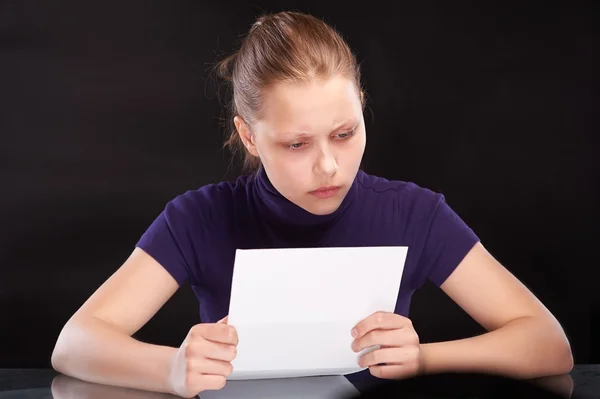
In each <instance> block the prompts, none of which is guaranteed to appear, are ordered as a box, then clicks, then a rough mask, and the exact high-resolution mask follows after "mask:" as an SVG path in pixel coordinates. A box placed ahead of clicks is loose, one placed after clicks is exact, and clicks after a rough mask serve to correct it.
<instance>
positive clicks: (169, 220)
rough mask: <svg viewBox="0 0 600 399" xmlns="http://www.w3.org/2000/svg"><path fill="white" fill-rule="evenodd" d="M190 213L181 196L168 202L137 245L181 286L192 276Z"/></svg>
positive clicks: (192, 257) (191, 218)
mask: <svg viewBox="0 0 600 399" xmlns="http://www.w3.org/2000/svg"><path fill="white" fill-rule="evenodd" d="M191 220H193V217H192V215H190V212H189V207H188V206H186V200H185V197H184V196H179V197H177V198H175V199H174V200H172V201H170V202H169V203H168V204H167V205H166V207H165V208H164V210H163V211H162V212H161V213H160V214H159V215H158V217H157V218H156V219H154V221H153V222H152V224H151V225H150V226H149V227H148V229H147V230H146V231H145V232H144V233H143V234H142V236H141V238H140V239H139V241H138V242H137V244H136V246H137V247H138V248H140V249H142V250H144V251H145V252H146V253H148V254H149V255H150V256H152V257H153V258H154V259H155V260H156V261H157V262H158V263H160V264H161V265H162V266H163V267H164V268H165V269H166V270H167V271H168V272H169V273H170V274H171V276H173V278H174V279H175V280H176V281H177V283H178V284H179V285H180V286H181V285H183V284H184V283H185V282H187V281H188V280H190V278H191V277H192V276H193V272H192V271H193V269H194V267H193V265H194V258H195V257H194V255H193V243H192V240H191V239H190V237H191V235H192V232H191V230H192V229H193V226H191V223H192V222H191Z"/></svg>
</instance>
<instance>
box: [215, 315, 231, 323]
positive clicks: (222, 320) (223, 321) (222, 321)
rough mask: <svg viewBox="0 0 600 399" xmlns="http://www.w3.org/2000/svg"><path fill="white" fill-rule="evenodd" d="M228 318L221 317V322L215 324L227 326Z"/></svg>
mask: <svg viewBox="0 0 600 399" xmlns="http://www.w3.org/2000/svg"><path fill="white" fill-rule="evenodd" d="M228 318H229V316H225V317H223V318H222V319H221V320H219V321H218V322H217V324H227V319H228Z"/></svg>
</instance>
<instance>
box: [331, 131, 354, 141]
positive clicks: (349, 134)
mask: <svg viewBox="0 0 600 399" xmlns="http://www.w3.org/2000/svg"><path fill="white" fill-rule="evenodd" d="M354 132H355V131H354V130H352V131H350V132H347V133H340V134H338V135H336V136H335V137H336V138H337V139H339V140H345V139H347V138H349V137H351V136H353V135H354Z"/></svg>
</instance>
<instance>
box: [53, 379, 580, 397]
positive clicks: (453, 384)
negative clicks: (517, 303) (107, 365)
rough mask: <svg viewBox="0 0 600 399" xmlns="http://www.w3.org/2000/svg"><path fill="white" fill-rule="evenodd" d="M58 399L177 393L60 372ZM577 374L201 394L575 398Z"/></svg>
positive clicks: (249, 384)
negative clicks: (93, 380)
mask: <svg viewBox="0 0 600 399" xmlns="http://www.w3.org/2000/svg"><path fill="white" fill-rule="evenodd" d="M51 392H52V397H53V398H54V399H100V398H102V399H105V398H111V399H142V398H143V399H153V398H154V399H173V398H177V396H173V395H168V394H162V393H155V392H147V391H141V390H135V389H129V388H120V387H113V386H107V385H102V384H94V383H89V382H85V381H81V380H78V379H76V378H72V377H67V376H64V375H58V376H57V377H55V378H54V380H53V382H52V387H51ZM572 392H573V379H572V378H571V376H569V375H568V374H565V375H560V376H553V377H545V378H539V379H535V380H528V381H515V380H509V379H504V378H501V377H494V376H485V375H466V374H457V375H434V376H423V377H419V378H413V379H408V380H403V381H385V380H382V381H381V385H378V386H376V387H371V388H370V389H366V390H365V391H363V392H362V393H359V391H358V390H356V389H355V388H354V386H353V385H352V384H350V382H348V380H346V378H344V377H342V376H324V377H305V378H290V379H276V380H250V381H228V383H227V385H226V386H225V388H223V389H221V390H219V391H207V392H203V393H201V394H200V395H199V397H200V398H201V399H238V398H245V399H254V398H257V399H258V398H262V399H272V398H286V399H294V398H314V399H346V398H347V399H350V398H376V397H381V398H384V397H391V396H390V395H393V396H394V397H396V396H397V397H400V396H398V395H401V397H402V398H407V399H410V398H417V397H418V398H439V399H441V398H448V397H471V398H491V397H510V398H511V399H518V398H525V397H527V398H529V397H535V398H540V399H541V398H571V395H572Z"/></svg>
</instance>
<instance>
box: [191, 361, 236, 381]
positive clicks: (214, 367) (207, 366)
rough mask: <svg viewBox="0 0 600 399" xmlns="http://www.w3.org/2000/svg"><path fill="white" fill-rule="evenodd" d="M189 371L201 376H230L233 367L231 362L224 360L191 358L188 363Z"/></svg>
mask: <svg viewBox="0 0 600 399" xmlns="http://www.w3.org/2000/svg"><path fill="white" fill-rule="evenodd" d="M187 371H193V372H195V373H200V374H211V375H222V376H224V377H227V376H229V375H230V374H231V373H232V371H233V367H232V366H231V363H230V362H225V361H222V360H215V359H206V358H191V359H189V360H188V362H187Z"/></svg>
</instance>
